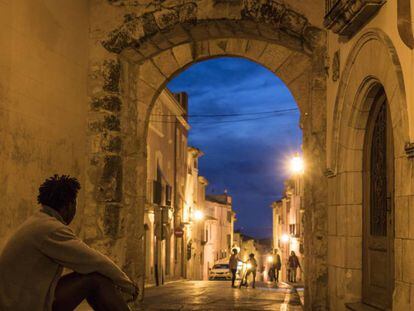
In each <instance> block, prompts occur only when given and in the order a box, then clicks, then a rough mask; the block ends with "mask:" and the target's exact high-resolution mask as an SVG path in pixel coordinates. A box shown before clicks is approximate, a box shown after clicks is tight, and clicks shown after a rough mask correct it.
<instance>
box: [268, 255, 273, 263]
mask: <svg viewBox="0 0 414 311" xmlns="http://www.w3.org/2000/svg"><path fill="white" fill-rule="evenodd" d="M267 262H269V263H272V262H273V256H272V255H269V256H268V257H267Z"/></svg>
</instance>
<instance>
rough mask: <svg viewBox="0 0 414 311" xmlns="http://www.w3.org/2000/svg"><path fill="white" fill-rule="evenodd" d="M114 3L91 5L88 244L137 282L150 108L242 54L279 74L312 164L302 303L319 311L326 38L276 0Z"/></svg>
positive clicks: (323, 271) (323, 286)
mask: <svg viewBox="0 0 414 311" xmlns="http://www.w3.org/2000/svg"><path fill="white" fill-rule="evenodd" d="M119 2H123V1H107V2H106V3H105V1H103V4H101V5H99V6H97V7H95V8H93V12H94V14H93V15H94V16H96V20H94V24H93V25H92V32H91V35H92V39H91V42H92V54H91V70H90V77H91V79H90V93H91V114H90V129H91V131H90V142H91V166H90V170H89V182H90V183H89V185H88V189H89V200H90V207H89V209H88V212H89V214H90V215H94V221H95V222H93V221H91V222H92V223H91V225H90V226H88V227H87V228H86V231H85V235H86V236H87V238H89V241H90V242H91V243H94V244H96V245H101V246H102V247H103V248H104V249H105V250H107V252H108V253H110V254H111V255H112V256H113V257H115V258H116V259H117V260H118V261H119V262H120V263H122V264H123V265H124V267H125V269H126V270H127V271H128V273H129V274H130V275H131V276H133V277H134V278H136V279H139V280H141V281H142V280H143V275H144V272H145V271H144V257H143V243H144V241H143V237H144V222H143V219H144V204H145V193H146V192H145V187H146V163H147V162H146V137H147V128H148V120H149V115H150V113H151V109H152V106H153V104H154V102H155V100H156V98H157V96H158V95H159V93H160V92H161V91H162V89H163V88H164V87H165V85H166V84H167V82H168V81H170V80H171V79H172V78H173V77H174V76H175V75H177V74H178V73H179V72H181V71H182V70H185V68H187V67H188V66H190V65H191V64H193V63H195V62H198V61H202V60H204V59H209V58H212V57H217V56H237V57H244V58H247V59H250V60H252V61H255V62H257V63H259V64H261V65H263V66H265V67H266V68H268V69H269V70H271V71H272V72H274V73H275V74H276V75H278V76H279V77H280V78H281V79H282V80H283V81H284V82H285V83H286V85H287V86H288V87H289V89H290V91H291V92H292V94H293V96H294V98H295V99H296V102H297V103H298V106H299V108H300V110H301V115H302V118H301V127H302V128H303V131H304V142H303V146H304V154H305V158H306V161H307V167H308V173H307V176H306V190H305V205H306V207H305V209H306V210H305V219H306V223H305V258H306V263H305V267H306V268H305V269H306V271H307V272H306V289H305V290H306V294H305V299H306V305H307V309H308V310H325V309H326V304H327V282H328V276H327V266H326V259H327V239H326V234H327V228H326V224H327V211H326V200H327V187H326V177H325V176H324V174H323V172H324V170H325V163H326V161H325V140H326V98H325V94H326V68H325V67H326V66H325V33H324V32H323V31H321V30H320V29H318V28H316V27H313V26H312V25H310V24H309V22H308V21H307V19H306V18H305V17H304V16H302V15H300V14H298V13H296V12H294V11H292V10H290V9H289V8H288V7H287V6H285V5H283V4H282V3H281V2H273V1H268V2H264V3H258V2H257V1H226V2H221V1H211V3H210V2H209V5H208V6H207V5H206V7H204V6H200V7H199V6H198V3H199V1H194V2H191V3H186V4H176V5H171V6H169V7H168V8H166V7H159V6H156V5H154V6H152V7H151V6H149V9H148V8H146V9H142V6H140V5H138V4H134V2H133V1H130V2H128V3H129V4H128V5H126V4H125V5H119ZM210 6H211V7H210ZM102 12H104V14H103V13H102ZM101 14H103V15H102V16H101ZM95 228H98V230H96V229H95Z"/></svg>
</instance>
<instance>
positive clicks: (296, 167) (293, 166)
mask: <svg viewBox="0 0 414 311" xmlns="http://www.w3.org/2000/svg"><path fill="white" fill-rule="evenodd" d="M289 168H290V171H291V173H292V174H303V172H304V171H305V164H304V162H303V158H302V157H301V156H299V155H298V154H297V155H295V156H294V157H293V158H292V159H291V160H290V163H289Z"/></svg>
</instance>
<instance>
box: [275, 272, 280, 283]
mask: <svg viewBox="0 0 414 311" xmlns="http://www.w3.org/2000/svg"><path fill="white" fill-rule="evenodd" d="M279 271H280V269H276V270H275V279H276V282H279Z"/></svg>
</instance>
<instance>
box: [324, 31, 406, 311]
mask: <svg viewBox="0 0 414 311" xmlns="http://www.w3.org/2000/svg"><path fill="white" fill-rule="evenodd" d="M397 55H398V54H397V52H396V50H395V48H394V47H393V45H392V43H391V40H390V39H389V38H388V37H387V36H386V34H385V33H383V32H382V31H380V30H377V29H369V30H367V31H366V32H365V33H363V34H362V35H361V36H360V37H359V39H358V40H357V42H356V44H355V45H354V47H353V49H352V51H351V53H350V55H349V57H348V59H347V62H346V66H345V68H344V72H343V73H342V77H341V80H340V85H339V90H338V93H337V98H336V103H335V107H334V115H333V126H334V129H333V135H332V137H333V138H332V141H330V142H328V146H327V147H328V148H329V151H330V154H331V157H330V161H329V162H328V167H329V170H330V171H331V172H333V174H332V176H330V177H331V178H330V179H329V181H328V187H329V192H328V202H329V206H328V219H329V226H328V251H329V253H328V267H329V268H328V269H329V278H330V281H329V282H330V283H329V297H330V309H331V310H345V304H346V303H359V302H360V301H361V298H362V217H363V216H362V215H363V211H362V207H363V186H362V181H363V159H364V157H363V151H364V141H365V132H366V129H367V121H368V116H369V113H370V111H371V105H372V100H373V99H372V98H369V97H367V96H368V95H369V90H371V89H372V88H375V87H378V86H381V87H383V88H384V91H385V94H386V96H387V100H388V107H389V109H390V113H391V124H392V128H393V137H394V163H395V164H394V165H395V170H394V171H395V189H396V191H395V204H394V209H395V222H394V227H395V240H394V250H395V252H394V254H395V259H396V260H395V290H394V291H400V292H401V291H404V290H406V284H404V283H403V277H402V269H403V268H402V261H401V260H397V259H398V258H401V257H402V252H403V250H402V248H403V247H402V244H403V241H402V238H406V237H408V232H406V231H408V229H407V226H405V225H404V224H403V223H402V220H403V218H404V217H405V219H407V218H408V217H407V216H406V215H408V202H409V196H408V195H409V194H410V187H409V186H407V185H405V184H404V180H407V179H409V178H411V166H412V164H411V163H410V162H411V161H410V159H409V158H408V157H407V153H406V149H405V147H406V144H407V142H409V127H408V112H407V103H406V96H405V87H404V80H403V75H402V70H401V65H400V62H399V60H398V56H397ZM404 213H405V216H402V215H404ZM399 215H400V217H399ZM407 221H408V220H407ZM356 249H357V250H360V251H355V250H356ZM397 296H398V295H394V308H396V306H397V305H398V301H396V297H397ZM403 309H404V308H402V309H401V310H403ZM396 310H400V309H399V308H396Z"/></svg>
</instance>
